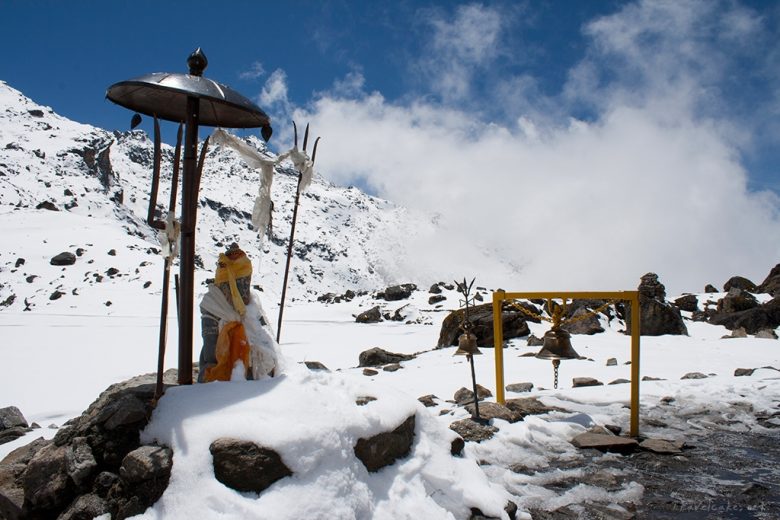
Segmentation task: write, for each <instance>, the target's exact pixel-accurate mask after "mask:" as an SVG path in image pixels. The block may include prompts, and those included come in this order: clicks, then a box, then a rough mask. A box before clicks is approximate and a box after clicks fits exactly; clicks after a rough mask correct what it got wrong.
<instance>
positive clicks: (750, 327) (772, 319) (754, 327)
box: [710, 297, 780, 334]
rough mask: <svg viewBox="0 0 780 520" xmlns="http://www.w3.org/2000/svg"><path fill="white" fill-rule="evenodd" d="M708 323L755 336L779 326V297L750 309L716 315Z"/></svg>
mask: <svg viewBox="0 0 780 520" xmlns="http://www.w3.org/2000/svg"><path fill="white" fill-rule="evenodd" d="M710 323H712V324H714V325H723V326H724V327H726V328H727V329H729V330H735V329H738V328H740V327H742V328H744V329H745V331H746V332H747V333H748V334H755V333H756V332H758V331H760V330H763V329H775V328H777V327H778V326H780V297H775V298H773V299H772V300H770V301H768V302H766V303H764V304H762V305H759V306H758V307H755V308H752V309H748V310H744V311H737V312H732V313H725V312H721V313H717V314H715V315H714V316H712V318H710Z"/></svg>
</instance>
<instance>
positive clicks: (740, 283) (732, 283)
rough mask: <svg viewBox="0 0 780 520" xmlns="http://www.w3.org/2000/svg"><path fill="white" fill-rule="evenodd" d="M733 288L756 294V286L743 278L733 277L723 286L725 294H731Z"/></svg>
mask: <svg viewBox="0 0 780 520" xmlns="http://www.w3.org/2000/svg"><path fill="white" fill-rule="evenodd" d="M732 288H736V289H742V290H743V291H748V292H756V289H757V287H756V284H754V283H753V282H751V281H750V280H748V279H747V278H745V277H743V276H732V277H731V278H729V279H728V281H727V282H726V283H725V284H723V292H729V291H730V290H731V289H732Z"/></svg>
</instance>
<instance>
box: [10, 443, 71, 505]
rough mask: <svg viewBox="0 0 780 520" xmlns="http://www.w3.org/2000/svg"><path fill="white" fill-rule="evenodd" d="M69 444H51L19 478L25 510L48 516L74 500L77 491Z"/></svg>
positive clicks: (41, 451)
mask: <svg viewBox="0 0 780 520" xmlns="http://www.w3.org/2000/svg"><path fill="white" fill-rule="evenodd" d="M68 451H69V448H68V446H57V445H56V444H49V445H47V446H45V447H43V448H41V449H40V450H39V451H38V452H37V453H36V454H35V456H34V457H33V458H32V459H31V460H30V462H29V463H28V464H27V467H26V468H25V470H24V472H23V473H22V474H21V476H20V477H19V479H20V482H21V484H22V487H23V488H24V501H25V509H26V510H29V511H30V512H31V513H33V514H34V515H39V516H44V515H46V514H48V513H49V512H53V511H57V510H59V509H61V508H62V507H64V506H65V505H67V504H68V503H70V501H71V500H72V499H73V497H74V492H75V490H74V489H73V484H72V483H71V481H70V478H69V477H68Z"/></svg>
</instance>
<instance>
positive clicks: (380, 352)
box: [358, 347, 414, 367]
mask: <svg viewBox="0 0 780 520" xmlns="http://www.w3.org/2000/svg"><path fill="white" fill-rule="evenodd" d="M410 359H414V355H412V354H397V353H395V352H388V351H387V350H384V349H381V348H379V347H374V348H371V349H368V350H364V351H363V352H361V353H360V355H359V356H358V366H359V367H378V366H382V365H388V364H391V363H400V362H401V361H409V360H410Z"/></svg>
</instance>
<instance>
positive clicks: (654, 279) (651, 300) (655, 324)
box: [625, 273, 688, 336]
mask: <svg viewBox="0 0 780 520" xmlns="http://www.w3.org/2000/svg"><path fill="white" fill-rule="evenodd" d="M665 298H666V289H665V288H664V286H663V284H662V283H661V282H659V281H658V275H656V274H655V273H647V274H646V275H644V276H643V277H642V280H641V282H640V284H639V310H640V312H639V314H640V323H639V332H640V334H641V335H643V336H662V335H664V334H674V335H687V334H688V329H687V328H686V327H685V323H684V322H683V319H682V315H680V309H678V308H677V307H676V306H674V305H671V304H669V303H667V302H666V300H665ZM625 319H626V324H627V327H628V329H629V330H630V327H631V306H630V305H626V306H625Z"/></svg>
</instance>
